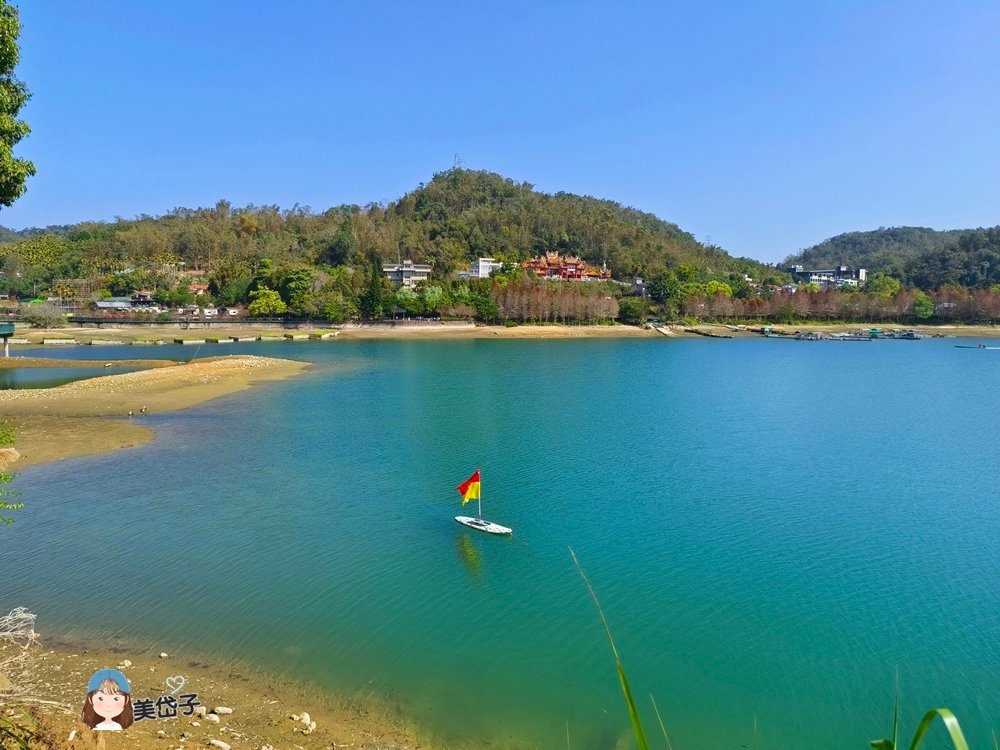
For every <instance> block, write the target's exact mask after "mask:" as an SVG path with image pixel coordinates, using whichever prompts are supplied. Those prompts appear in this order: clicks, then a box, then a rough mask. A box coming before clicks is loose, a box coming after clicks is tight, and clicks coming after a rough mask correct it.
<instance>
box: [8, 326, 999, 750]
mask: <svg viewBox="0 0 1000 750" xmlns="http://www.w3.org/2000/svg"><path fill="white" fill-rule="evenodd" d="M254 330H256V332H257V333H258V334H259V333H262V332H266V333H270V334H274V330H273V329H271V330H269V331H264V330H260V329H254ZM773 330H775V331H783V332H787V333H795V332H796V331H801V332H808V331H823V332H827V333H831V332H840V331H856V330H859V325H858V324H839V325H826V326H823V325H798V326H795V325H789V326H780V327H779V326H775V327H773ZM913 330H919V331H920V332H921V333H924V334H926V335H937V336H956V337H958V336H962V337H968V336H1000V328H996V327H993V326H981V327H977V326H918V327H916V328H915V329H913ZM251 332H253V331H251V329H248V328H233V329H229V328H226V329H223V328H221V327H220V328H218V329H214V328H213V329H212V331H211V333H212V335H213V336H224V335H229V336H239V335H241V334H243V335H246V336H249V335H250V334H251ZM66 333H67V331H66V329H60V331H59V332H58V335H63V336H65V335H66ZM154 333H155V335H152V336H151V332H150V329H148V328H141V329H106V328H101V329H79V330H74V331H73V338H75V339H76V340H77V343H80V344H83V343H87V342H88V341H89V340H90V339H94V338H96V339H98V340H100V341H107V340H115V341H119V342H121V343H132V342H135V343H137V344H141V343H148V342H149V341H150V340H151V339H157V338H160V336H159V334H158V332H154ZM699 333H701V335H704V334H705V333H725V334H727V335H732V336H734V337H754V336H759V335H760V333H759V329H758V331H754V330H751V329H749V328H747V329H738V328H737V329H736V330H734V329H733V327H727V326H722V325H718V326H711V325H704V324H703V325H699V326H695V327H684V326H682V325H680V324H675V325H663V326H661V327H658V328H655V329H654V328H639V327H635V326H624V325H613V326H565V325H522V326H513V327H507V326H474V325H471V324H469V325H466V324H457V325H448V324H422V325H414V326H395V327H393V326H385V325H382V326H378V325H376V326H356V327H349V328H343V329H339V330H338V335H337V337H336V338H337V339H338V340H339V339H468V338H484V339H489V338H507V339H583V338H622V337H647V338H648V337H660V336H661V335H663V334H666V335H670V336H674V335H676V336H681V337H684V336H686V337H695V336H698V335H699ZM51 335H52V333H51V332H46V331H32V332H31V333H29V334H28V336H27V338H28V340H29V342H30V343H29V344H28V345H27V346H26V347H25V348H23V349H21V350H22V351H30V352H31V353H32V354H36V353H38V351H39V350H40V349H42V348H47V347H46V346H45V345H43V344H42V343H41V341H42V339H44V338H47V337H50V336H51ZM188 335H190V333H188ZM162 338H163V340H164V341H172V340H173V337H172V336H171V335H170V333H169V332H165V333H164V334H163V336H162ZM205 348H208V349H209V350H210V351H211V350H214V349H215V347H214V346H213V345H211V344H206V346H205ZM260 348H261V351H262V352H264V351H266V344H264V343H263V342H262V343H261V345H260ZM204 350H205V349H204V348H203V349H202V350H201V351H204ZM102 365H108V366H112V365H117V366H129V367H137V368H143V369H139V370H138V371H135V372H129V373H123V374H115V375H107V376H103V377H96V378H91V379H88V380H80V381H75V382H72V383H68V384H66V385H62V386H58V387H56V388H48V389H23V390H8V391H0V418H5V419H11V420H13V422H14V423H15V424H16V425H17V429H18V433H17V440H16V442H15V447H16V448H17V450H18V451H20V452H21V453H22V455H23V458H22V459H21V460H20V461H18V462H17V463H16V464H15V466H14V468H15V469H17V468H21V467H26V466H32V465H38V464H41V463H45V462H49V461H55V460H59V459H63V458H69V457H79V456H86V455H94V454H97V453H103V452H107V451H112V450H117V449H121V448H126V447H134V446H138V445H141V444H143V443H145V442H148V441H150V440H152V439H153V438H154V437H155V435H154V433H153V431H152V430H151V429H150V428H149V427H147V426H146V425H143V424H141V419H136V418H131V419H130V418H129V416H128V412H129V411H131V412H132V413H133V417H139V416H140V415H141V414H143V413H154V414H155V413H162V412H167V411H176V410H180V409H185V408H188V407H191V406H194V405H197V404H201V403H204V402H206V401H209V400H211V399H214V398H217V397H220V396H225V395H229V394H232V393H236V392H239V391H241V390H245V389H247V388H250V387H252V386H253V385H254V384H255V383H258V382H261V381H269V380H277V379H284V378H289V377H293V376H295V375H298V374H301V373H302V372H304V371H305V370H307V369H308V368H309V367H311V365H309V364H308V363H305V362H297V361H292V360H285V359H276V358H271V357H265V356H257V355H235V356H223V357H203V358H200V359H197V360H194V361H190V362H184V363H181V362H173V361H168V360H140V359H129V360H126V359H121V360H118V359H113V360H86V361H79V360H62V359H46V358H42V357H37V356H26V357H21V356H13V357H10V358H6V359H0V368H16V367H26V368H31V367H73V366H80V367H95V366H102ZM180 650H181V651H183V649H180ZM153 651H154V650H153V649H151V648H149V647H136V646H134V645H130V644H115V645H114V647H112V648H110V650H109V647H108V646H107V645H106V644H105V645H104V646H102V647H101V648H98V649H96V650H95V649H94V648H91V647H90V646H89V645H88V644H86V643H84V642H81V641H80V640H78V639H70V640H67V641H60V640H52V641H49V642H46V643H45V645H44V647H43V648H40V649H38V650H37V652H36V655H35V657H34V658H33V659H32V660H31V661H30V664H29V666H28V667H27V669H26V670H25V671H23V672H22V673H19V674H16V675H11V677H13V678H14V680H13V681H14V686H15V687H16V688H17V690H16V691H15V692H8V693H3V692H2V691H3V689H4V685H3V683H2V682H0V694H2V695H3V701H4V705H5V710H9V709H10V708H12V707H16V708H15V709H14V710H15V711H19V712H21V713H18V714H17V716H20V717H21V720H22V725H23V722H27V723H28V725H34V726H36V727H37V728H39V729H41V730H42V731H43V732H45V733H47V735H48V736H49V737H51V738H52V740H53V744H51V745H49V746H50V747H86V748H89V747H93V746H94V740H93V738H92V737H90V736H88V733H87V732H86V731H81V726H80V725H79V723H78V720H77V718H76V717H77V713H78V711H79V705H78V704H79V702H80V699H81V695H82V694H81V685H82V684H83V682H82V681H83V680H85V679H86V675H87V674H89V673H90V672H92V671H93V670H95V669H97V668H100V667H105V666H117V665H122V664H124V663H125V660H126V659H127V660H128V662H129V667H128V671H127V674H128V675H129V677H130V679H133V675H134V680H135V685H136V688H135V689H136V691H137V694H139V693H141V694H142V696H143V697H145V696H146V693H149V694H150V695H151V696H153V697H155V696H158V695H160V693H162V692H166V691H164V690H163V689H162V684H163V679H164V677H165V676H169V675H173V674H178V673H183V674H184V675H185V676H186V677H187V678H188V679H189V680H191V686H192V689H195V688H196V689H197V690H198V692H199V693H200V695H201V699H202V701H203V702H204V703H205V705H206V706H207V708H208V711H209V712H211V711H213V709H214V708H215V707H218V706H223V707H229V708H233V713H232V714H228V713H225V712H219V714H221V715H219V714H216V715H215V718H214V719H208V718H207V717H204V716H202V717H198V716H195V717H186V718H180V719H171V720H163V721H148V722H140V723H139V724H137V725H134V726H133V727H132V728H130V730H129V732H128V733H127V736H128V746H130V747H153V746H156V747H166V746H169V747H171V748H173V747H176V744H175V743H176V742H181V741H187V742H188V744H190V741H194V742H195V744H199V745H204V744H209V743H210V742H211V741H212V740H213V739H215V740H217V741H221V742H224V743H227V744H232V745H238V746H250V747H255V748H258V747H265V746H273V747H280V746H285V745H287V744H289V743H292V744H295V745H297V746H300V747H331V746H334V747H344V746H347V747H358V748H382V749H383V750H403V749H404V748H406V749H412V748H425V750H429V748H432V747H435V746H436V745H435V743H434V742H433V741H431V740H428V739H427V738H425V737H421V736H420V734H419V730H418V729H417V728H416V727H413V726H408V725H406V724H405V723H404V722H403V719H402V717H403V716H404V713H403V710H402V707H401V706H394V705H392V704H391V703H390V702H388V701H387V699H386V698H384V697H382V696H377V695H376V694H374V693H370V694H364V695H360V694H359V695H354V696H345V695H337V694H334V693H332V692H330V691H325V690H321V689H318V688H315V687H314V686H311V685H306V684H303V683H301V682H296V681H294V680H291V679H283V678H281V677H274V676H273V675H264V674H263V673H260V672H258V671H257V668H255V667H253V666H250V665H246V664H235V663H228V662H225V661H222V662H219V661H214V662H213V661H212V660H205V659H204V658H203V657H199V656H197V655H193V654H182V655H180V656H176V657H175V656H173V655H172V656H170V657H168V659H167V660H161V658H160V657H159V656H158V655H157V654H156V653H153ZM3 656H4V654H3V649H2V648H0V661H2V657H3ZM157 691H159V692H157ZM304 712H308V713H309V715H310V716H309V717H307V718H310V719H311V720H312V721H315V722H316V729H315V730H314V732H312V731H306V732H303V730H306V729H308V726H309V725H308V722H306V723H303V722H302V721H301V720H300V719H301V716H302V714H303V713H304ZM292 716H298V717H300V719H293V718H291V717H292ZM10 717H11V715H8V718H10ZM74 729H76V730H77V737H78V738H77V739H76V740H75V742H72V741H67V738H68V737H69V736H70V733H71V732H72V731H73V730H74ZM161 731H162V732H163V734H160V732H161ZM345 743H346V744H345ZM32 746H35V745H32ZM37 746H38V747H42V746H44V745H37ZM449 746H450V747H453V748H455V747H456V746H455V745H454V743H450V745H449ZM220 747H221V746H220Z"/></svg>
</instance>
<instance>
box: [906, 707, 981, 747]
mask: <svg viewBox="0 0 1000 750" xmlns="http://www.w3.org/2000/svg"><path fill="white" fill-rule="evenodd" d="M939 717H940V719H941V721H943V722H944V726H945V729H947V730H948V734H949V736H950V737H951V744H952V745H954V746H955V750H969V743H968V742H966V741H965V735H964V734H962V728H961V727H960V726H959V725H958V719H956V718H955V714H953V713H952V712H951V711H949V710H948V709H947V708H932V709H931V710H930V711H928V712H927V714H926V715H925V716H924V718H923V719H922V720H921V721H920V725H919V726H918V727H917V731H916V734H914V735H913V742H912V743H911V744H910V750H917V748H918V747H920V743H921V742H923V741H924V735H926V734H927V730H928V729H930V727H931V724H933V723H934V719H936V718H939Z"/></svg>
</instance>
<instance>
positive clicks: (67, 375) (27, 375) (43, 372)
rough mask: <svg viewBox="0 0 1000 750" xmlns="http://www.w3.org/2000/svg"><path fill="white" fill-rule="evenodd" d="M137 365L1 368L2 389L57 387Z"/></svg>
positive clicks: (121, 371)
mask: <svg viewBox="0 0 1000 750" xmlns="http://www.w3.org/2000/svg"><path fill="white" fill-rule="evenodd" d="M137 369H138V368H136V367H21V368H16V369H0V391H4V390H11V389H19V388H55V387H56V386H60V385H65V384H66V383H72V382H75V381H77V380H86V379H87V378H97V377H102V376H104V375H118V374H120V373H123V372H135V371H136V370H137Z"/></svg>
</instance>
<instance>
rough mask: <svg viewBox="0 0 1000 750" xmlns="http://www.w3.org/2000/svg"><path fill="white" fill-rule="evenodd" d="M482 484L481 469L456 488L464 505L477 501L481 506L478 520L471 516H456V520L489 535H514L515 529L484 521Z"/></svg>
mask: <svg viewBox="0 0 1000 750" xmlns="http://www.w3.org/2000/svg"><path fill="white" fill-rule="evenodd" d="M482 484H483V483H482V478H481V476H480V474H479V469H476V470H475V472H474V473H473V474H472V476H471V477H469V478H468V479H466V480H465V481H464V482H462V483H461V484H460V485H458V487H456V488H455V489H456V490H458V494H460V495H461V496H462V505H465V504H466V503H467V502H469V501H470V500H475V501H476V502H477V503H478V505H479V515H478V516H477V517H476V518H472V517H471V516H455V520H456V521H458V522H459V523H460V524H462V525H463V526H468V527H469V528H470V529H475V530H476V531H485V532H486V533H487V534H513V533H514V531H513V529H508V528H507V527H506V526H501V525H500V524H498V523H493V522H492V521H486V520H484V519H483V497H482V494H483V493H482Z"/></svg>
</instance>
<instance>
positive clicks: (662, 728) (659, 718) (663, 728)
mask: <svg viewBox="0 0 1000 750" xmlns="http://www.w3.org/2000/svg"><path fill="white" fill-rule="evenodd" d="M649 700H650V702H651V703H652V704H653V712H654V713H655V714H656V720H657V721H658V722H660V731H661V732H663V741H664V742H666V743H667V750H674V746H673V745H671V744H670V738H669V737H667V728H666V726H664V724H663V717H662V716H660V709H659V708H658V707H657V705H656V700H655V699H654V698H653V694H652V693H650V694H649Z"/></svg>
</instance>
